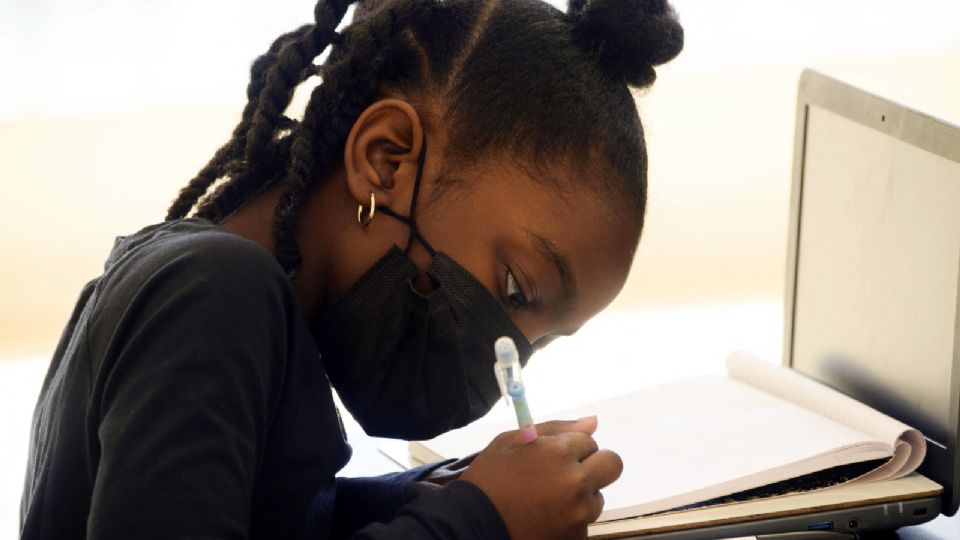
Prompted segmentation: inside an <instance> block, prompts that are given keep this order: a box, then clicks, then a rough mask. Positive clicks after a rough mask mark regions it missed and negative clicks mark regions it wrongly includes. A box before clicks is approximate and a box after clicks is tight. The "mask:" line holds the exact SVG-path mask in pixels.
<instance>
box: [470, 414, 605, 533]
mask: <svg viewBox="0 0 960 540" xmlns="http://www.w3.org/2000/svg"><path fill="white" fill-rule="evenodd" d="M596 429H597V419H596V417H588V418H583V419H580V420H576V421H553V422H545V423H543V424H538V425H537V433H538V434H539V437H538V438H537V439H536V440H535V441H533V442H531V443H529V444H523V443H522V442H521V440H520V433H519V431H508V432H506V433H501V434H500V435H498V436H497V438H495V439H494V440H493V442H491V443H490V445H489V446H487V448H486V449H484V450H483V451H482V452H480V454H479V455H477V456H476V458H474V460H473V463H471V464H470V466H469V467H468V468H467V470H466V471H464V473H463V474H462V476H461V479H462V480H466V481H468V482H472V483H473V484H474V485H476V486H477V487H479V488H480V489H481V490H482V491H483V492H484V493H485V494H486V495H487V497H489V498H490V500H491V501H493V504H494V506H496V508H497V510H498V511H499V512H500V516H501V517H502V518H503V521H504V523H506V525H507V530H508V531H509V532H510V537H511V538H512V539H513V540H533V539H551V540H553V539H578V540H579V539H583V538H586V536H587V524H588V523H591V522H593V521H595V520H596V519H597V518H598V517H599V516H600V512H601V511H602V510H603V495H601V494H600V491H599V490H600V488H603V487H606V486H608V485H610V484H611V483H613V482H614V481H615V480H616V479H617V478H619V477H620V473H621V471H622V470H623V462H622V461H621V460H620V456H618V455H617V454H615V453H613V452H611V451H610V450H598V449H597V443H596V441H594V440H593V437H592V436H591V435H592V434H593V433H594V431H596Z"/></svg>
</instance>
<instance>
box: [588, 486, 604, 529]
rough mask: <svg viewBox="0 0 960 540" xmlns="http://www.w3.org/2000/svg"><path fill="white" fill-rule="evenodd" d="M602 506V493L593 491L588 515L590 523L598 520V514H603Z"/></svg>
mask: <svg viewBox="0 0 960 540" xmlns="http://www.w3.org/2000/svg"><path fill="white" fill-rule="evenodd" d="M603 504H604V500H603V493H600V492H599V491H595V492H594V493H593V498H592V500H591V501H590V513H589V516H590V523H593V522H594V521H596V520H597V519H599V518H600V514H602V513H603Z"/></svg>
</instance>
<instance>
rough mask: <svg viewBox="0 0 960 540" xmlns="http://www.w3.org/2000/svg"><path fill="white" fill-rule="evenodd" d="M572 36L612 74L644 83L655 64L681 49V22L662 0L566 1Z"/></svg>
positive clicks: (650, 80)
mask: <svg viewBox="0 0 960 540" xmlns="http://www.w3.org/2000/svg"><path fill="white" fill-rule="evenodd" d="M569 15H570V16H571V17H572V18H573V39H574V41H576V42H577V44H578V45H579V46H580V47H581V48H582V49H584V50H585V51H587V52H588V53H589V54H591V55H593V56H594V58H595V59H596V62H597V64H598V65H599V66H600V67H601V69H603V71H605V72H607V73H608V74H610V75H611V76H614V77H618V78H623V79H624V80H625V81H626V83H627V84H629V85H631V86H637V87H645V86H649V85H651V84H653V81H655V80H656V78H657V73H656V72H655V71H654V69H653V68H654V66H659V65H660V64H663V63H665V62H668V61H669V60H671V59H672V58H673V57H675V56H677V54H679V53H680V50H681V49H683V27H681V26H680V21H679V20H677V14H676V13H675V12H674V10H673V8H672V7H671V6H670V4H669V3H668V2H667V0H570V5H569Z"/></svg>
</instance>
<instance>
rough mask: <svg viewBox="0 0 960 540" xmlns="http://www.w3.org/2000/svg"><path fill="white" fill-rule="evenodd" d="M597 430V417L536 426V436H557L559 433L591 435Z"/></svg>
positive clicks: (558, 421) (551, 422)
mask: <svg viewBox="0 0 960 540" xmlns="http://www.w3.org/2000/svg"><path fill="white" fill-rule="evenodd" d="M596 430H597V417H596V416H587V417H585V418H581V419H579V420H551V421H550V422H542V423H540V424H537V435H558V434H560V433H570V432H578V433H586V434H587V435H593V432H594V431H596Z"/></svg>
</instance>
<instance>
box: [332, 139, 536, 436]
mask: <svg viewBox="0 0 960 540" xmlns="http://www.w3.org/2000/svg"><path fill="white" fill-rule="evenodd" d="M426 147H427V145H426V139H424V144H423V147H422V149H421V150H420V155H419V162H418V166H417V176H416V181H415V183H414V189H413V201H412V202H411V204H410V215H409V216H401V215H398V214H395V213H394V212H392V211H391V210H390V209H389V208H382V209H379V210H380V211H381V212H382V213H384V214H387V215H390V216H392V217H394V218H396V219H399V220H401V221H403V222H405V223H407V224H408V225H409V226H410V237H409V239H408V241H407V247H406V249H405V250H403V251H401V250H400V248H398V247H393V248H391V249H390V251H388V252H387V254H386V255H384V256H383V257H382V258H381V259H380V260H379V261H378V262H377V263H376V264H374V265H373V267H372V268H371V269H370V270H369V271H367V273H366V274H364V275H363V277H361V278H360V280H359V281H358V282H357V283H356V284H354V285H353V287H351V288H350V290H349V291H347V293H346V294H345V295H344V296H343V298H341V299H340V300H339V301H338V302H337V303H336V304H335V305H334V307H333V308H331V309H330V310H329V312H328V313H327V314H325V315H324V316H323V317H322V319H321V321H320V323H319V324H318V325H317V327H316V328H315V331H314V337H315V338H316V341H317V345H318V347H319V349H320V353H321V355H322V359H323V362H324V366H325V368H326V370H327V374H328V375H329V377H330V382H331V383H332V384H333V387H334V388H335V389H336V390H337V393H338V394H339V395H340V399H341V400H342V401H343V404H344V405H345V406H346V407H347V409H348V410H349V411H350V413H351V414H353V416H354V418H356V419H357V421H358V422H359V423H360V425H361V426H362V427H363V429H364V431H366V432H367V434H369V435H372V436H377V437H393V438H399V439H409V440H417V439H429V438H431V437H435V436H437V435H439V434H441V433H444V432H446V431H449V430H451V429H454V428H458V427H462V426H464V425H466V424H468V423H470V422H472V421H474V420H476V419H477V418H479V417H481V416H483V415H484V414H486V413H487V411H489V410H490V408H491V407H492V406H493V405H494V403H496V402H497V400H498V399H500V390H499V387H498V386H497V380H496V377H495V375H494V371H493V366H494V362H495V357H494V351H493V343H494V341H496V339H497V338H499V337H500V336H509V337H510V338H512V339H513V341H514V342H515V343H516V344H517V349H518V350H519V351H520V361H521V364H523V365H526V362H527V359H529V357H530V354H531V352H532V351H531V346H530V344H529V342H527V340H526V338H525V337H524V335H523V334H522V333H521V332H520V329H519V328H517V326H516V325H515V324H514V323H513V321H512V320H510V317H509V316H507V314H506V313H505V312H504V310H503V308H502V307H501V306H500V304H499V302H497V300H496V299H495V298H494V297H493V295H491V294H490V292H489V291H487V289H486V288H485V287H484V286H483V285H481V284H480V283H479V282H478V281H477V280H476V279H475V278H474V277H473V276H472V275H470V273H469V272H467V271H466V270H465V269H464V268H463V267H461V266H460V265H458V264H457V263H455V262H454V261H453V260H451V259H450V258H449V257H447V256H446V255H444V254H443V253H439V252H436V251H434V249H433V248H432V247H431V246H430V244H429V243H427V241H426V240H425V239H424V238H423V237H422V236H421V234H420V232H419V230H418V229H417V225H416V221H415V220H414V211H415V209H416V204H417V193H418V191H419V187H420V178H421V175H422V174H423V163H424V158H425V156H426ZM414 239H417V240H419V241H420V243H421V244H423V246H424V247H426V249H427V251H428V252H429V253H430V254H431V255H432V256H433V261H432V262H431V263H430V266H429V267H428V268H427V276H428V277H429V278H430V283H431V285H432V287H433V292H431V293H430V294H429V295H426V296H425V295H423V294H421V293H420V292H418V291H417V290H416V289H415V288H414V286H413V280H414V278H415V277H416V276H417V267H416V266H415V265H414V263H413V261H412V260H411V259H410V257H409V256H408V253H409V251H410V247H411V246H412V244H413V240H414Z"/></svg>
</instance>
